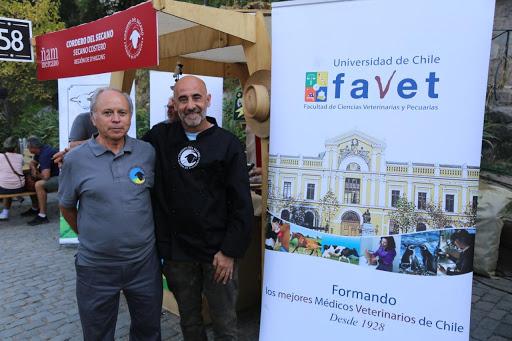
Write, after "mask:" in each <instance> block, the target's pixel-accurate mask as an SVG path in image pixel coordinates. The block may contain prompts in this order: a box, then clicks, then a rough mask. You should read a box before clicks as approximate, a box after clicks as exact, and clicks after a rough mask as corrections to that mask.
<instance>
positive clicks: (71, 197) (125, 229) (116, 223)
mask: <svg viewBox="0 0 512 341" xmlns="http://www.w3.org/2000/svg"><path fill="white" fill-rule="evenodd" d="M154 166H155V150H154V149H153V147H152V146H151V145H150V144H149V143H147V142H143V141H140V140H136V139H133V138H131V137H126V142H125V145H124V147H123V149H122V150H121V151H120V152H119V153H118V154H117V155H114V154H113V153H112V152H111V151H110V150H107V149H106V148H105V147H103V146H102V145H100V144H98V143H97V142H96V140H95V139H94V137H93V138H91V139H89V140H88V141H87V143H84V144H82V145H80V146H78V147H76V148H74V149H72V150H71V151H70V152H69V153H68V154H67V155H66V157H65V160H64V164H63V167H62V170H61V173H60V186H59V204H60V205H61V206H63V207H67V208H72V207H76V205H77V203H78V201H80V204H79V207H78V232H79V234H78V240H79V242H80V244H79V246H78V252H77V262H78V264H79V265H112V264H125V263H131V262H136V261H139V260H142V259H143V258H144V257H146V256H147V255H148V254H149V253H150V252H152V250H153V249H154V247H155V232H154V223H153V212H152V209H151V197H150V188H151V187H153V183H154Z"/></svg>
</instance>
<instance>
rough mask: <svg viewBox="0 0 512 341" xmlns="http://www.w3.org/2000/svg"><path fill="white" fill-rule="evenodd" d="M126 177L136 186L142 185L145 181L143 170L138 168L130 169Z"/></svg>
mask: <svg viewBox="0 0 512 341" xmlns="http://www.w3.org/2000/svg"><path fill="white" fill-rule="evenodd" d="M128 176H129V177H130V180H131V181H132V182H133V183H134V184H136V185H142V184H143V183H144V182H145V181H146V178H145V176H144V170H143V169H142V168H140V167H133V168H132V169H130V173H129V175H128Z"/></svg>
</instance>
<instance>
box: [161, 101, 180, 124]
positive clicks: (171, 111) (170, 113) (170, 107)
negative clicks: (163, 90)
mask: <svg viewBox="0 0 512 341" xmlns="http://www.w3.org/2000/svg"><path fill="white" fill-rule="evenodd" d="M166 108H167V119H166V120H165V121H164V123H173V122H176V121H178V120H179V119H180V118H179V116H178V112H177V111H176V107H175V106H174V103H173V102H172V96H171V97H169V100H168V101H167V105H166Z"/></svg>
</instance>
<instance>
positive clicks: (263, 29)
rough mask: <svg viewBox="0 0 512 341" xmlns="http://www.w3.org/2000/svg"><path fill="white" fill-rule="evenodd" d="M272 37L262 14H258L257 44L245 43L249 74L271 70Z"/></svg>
mask: <svg viewBox="0 0 512 341" xmlns="http://www.w3.org/2000/svg"><path fill="white" fill-rule="evenodd" d="M270 46H271V44H270V36H269V33H268V30H267V26H266V23H265V18H264V17H263V14H262V13H256V42H255V43H250V42H244V43H243V47H244V53H245V59H246V60H247V66H248V68H249V73H250V74H253V73H254V72H256V71H258V70H270V66H271V48H270Z"/></svg>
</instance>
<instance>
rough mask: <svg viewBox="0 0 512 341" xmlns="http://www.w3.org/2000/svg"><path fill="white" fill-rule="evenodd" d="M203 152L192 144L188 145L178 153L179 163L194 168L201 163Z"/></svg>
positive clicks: (186, 167)
mask: <svg viewBox="0 0 512 341" xmlns="http://www.w3.org/2000/svg"><path fill="white" fill-rule="evenodd" d="M200 159H201V153H199V150H197V149H196V148H194V147H192V146H186V147H185V148H183V149H182V150H181V151H180V152H179V154H178V163H179V164H180V166H181V168H184V169H192V168H194V167H196V166H197V165H198V164H199V160H200Z"/></svg>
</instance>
